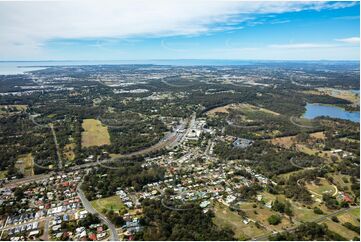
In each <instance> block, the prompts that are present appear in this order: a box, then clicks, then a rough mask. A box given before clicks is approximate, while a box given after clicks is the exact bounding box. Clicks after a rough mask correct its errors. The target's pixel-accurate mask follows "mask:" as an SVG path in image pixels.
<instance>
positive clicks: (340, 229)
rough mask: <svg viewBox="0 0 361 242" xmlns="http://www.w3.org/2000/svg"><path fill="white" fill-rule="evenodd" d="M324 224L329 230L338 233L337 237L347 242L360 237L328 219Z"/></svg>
mask: <svg viewBox="0 0 361 242" xmlns="http://www.w3.org/2000/svg"><path fill="white" fill-rule="evenodd" d="M324 224H326V225H327V227H328V229H329V230H331V231H333V232H336V233H338V234H339V235H341V236H343V237H345V238H346V239H348V240H352V239H353V238H354V237H359V236H360V235H359V234H358V233H356V232H354V231H352V230H349V229H347V228H346V227H344V226H342V225H341V223H335V222H333V221H331V220H329V219H328V220H327V221H326V222H324Z"/></svg>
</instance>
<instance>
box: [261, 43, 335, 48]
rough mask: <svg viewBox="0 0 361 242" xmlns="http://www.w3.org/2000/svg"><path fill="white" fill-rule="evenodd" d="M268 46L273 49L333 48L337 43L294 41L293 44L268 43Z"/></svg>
mask: <svg viewBox="0 0 361 242" xmlns="http://www.w3.org/2000/svg"><path fill="white" fill-rule="evenodd" d="M268 47H269V48H275V49H319V48H333V47H337V45H331V44H318V43H295V44H274V45H269V46H268Z"/></svg>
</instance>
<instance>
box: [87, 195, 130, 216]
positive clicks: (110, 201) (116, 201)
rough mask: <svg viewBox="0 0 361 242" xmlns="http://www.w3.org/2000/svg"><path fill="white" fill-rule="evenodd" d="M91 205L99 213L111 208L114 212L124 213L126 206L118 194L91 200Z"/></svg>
mask: <svg viewBox="0 0 361 242" xmlns="http://www.w3.org/2000/svg"><path fill="white" fill-rule="evenodd" d="M91 204H92V206H93V207H94V208H95V209H96V210H97V211H98V212H100V213H103V211H104V209H105V210H113V211H114V212H116V213H119V214H124V213H125V211H126V208H125V206H124V204H123V202H122V200H121V199H120V197H119V196H111V197H107V198H101V199H97V200H93V201H91Z"/></svg>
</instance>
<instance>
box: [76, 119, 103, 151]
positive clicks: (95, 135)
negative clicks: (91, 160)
mask: <svg viewBox="0 0 361 242" xmlns="http://www.w3.org/2000/svg"><path fill="white" fill-rule="evenodd" d="M82 127H83V129H84V132H82V137H81V142H82V146H83V147H91V146H102V145H109V144H110V136H109V133H108V128H107V127H106V126H104V125H102V123H101V122H100V121H99V120H96V119H84V120H83V124H82Z"/></svg>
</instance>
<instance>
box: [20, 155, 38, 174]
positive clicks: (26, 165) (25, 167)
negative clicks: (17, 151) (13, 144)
mask: <svg viewBox="0 0 361 242" xmlns="http://www.w3.org/2000/svg"><path fill="white" fill-rule="evenodd" d="M15 168H16V169H18V170H19V171H20V172H21V173H22V174H24V176H33V175H34V169H33V168H34V158H33V156H32V155H31V153H29V154H25V155H19V156H18V160H17V161H16V163H15Z"/></svg>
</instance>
